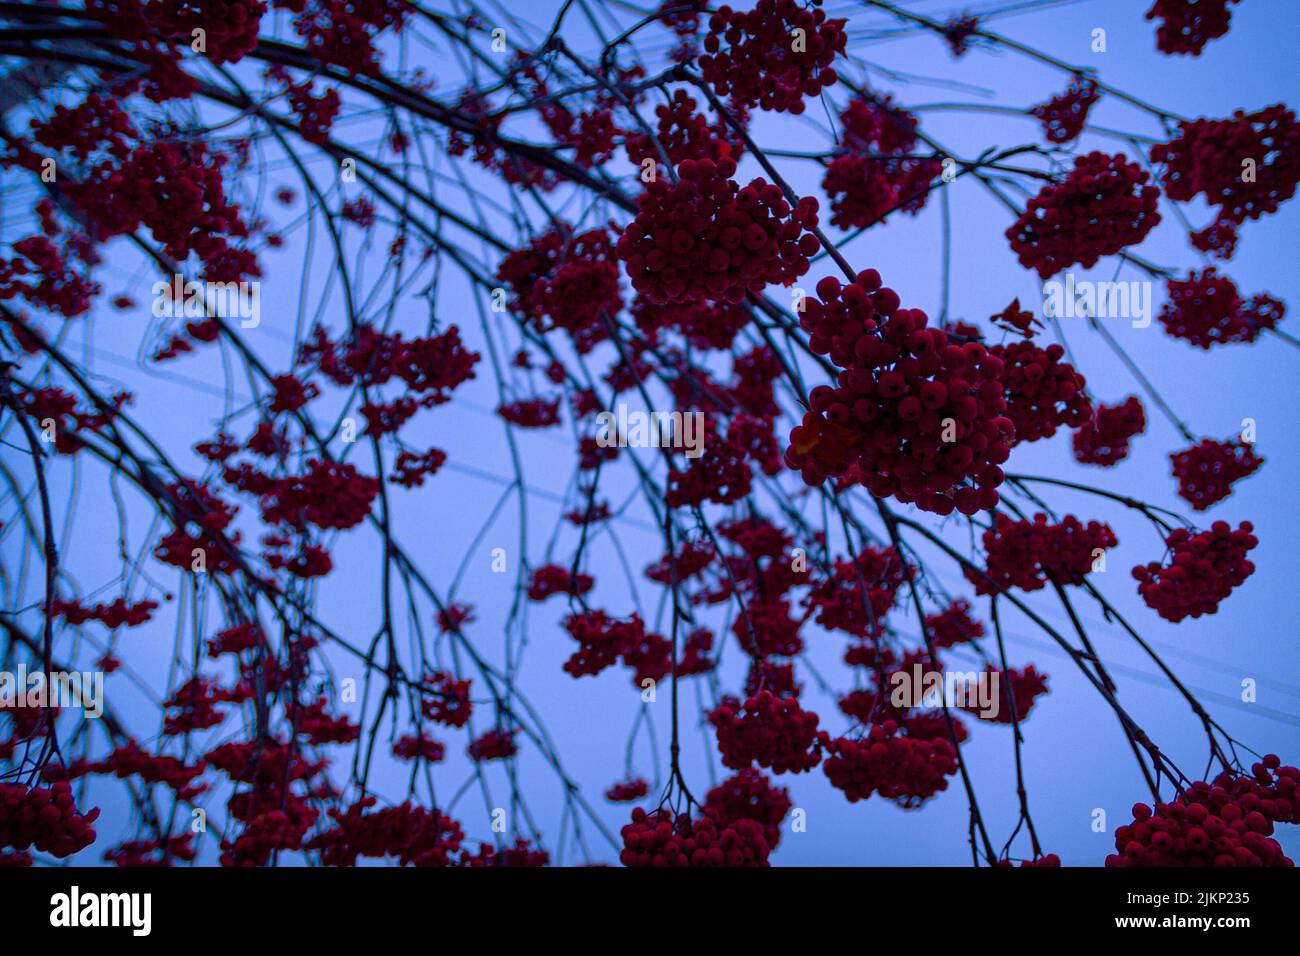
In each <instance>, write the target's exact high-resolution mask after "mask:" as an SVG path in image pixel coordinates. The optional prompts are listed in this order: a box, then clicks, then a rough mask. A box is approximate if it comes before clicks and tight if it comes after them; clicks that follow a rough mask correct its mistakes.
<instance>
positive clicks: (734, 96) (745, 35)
mask: <svg viewBox="0 0 1300 956" xmlns="http://www.w3.org/2000/svg"><path fill="white" fill-rule="evenodd" d="M821 5H822V0H810V4H808V5H805V4H800V3H799V2H798V0H758V3H757V4H756V5H755V6H754V9H752V10H750V11H748V12H741V11H739V10H733V9H732V8H731V7H730V6H726V5H724V6H721V7H719V8H718V9H717V11H716V12H715V13H714V14H713V15H712V16H711V17H709V32H708V34H706V35H705V37H704V51H705V52H704V54H703V55H701V56H700V58H699V61H698V62H699V67H700V73H701V74H702V75H703V76H704V80H705V82H707V83H708V84H709V85H710V86H712V87H713V89H714V91H715V92H717V94H718V95H719V96H725V97H728V98H730V99H731V100H732V101H733V102H734V103H737V104H739V105H741V106H745V107H754V106H757V107H758V108H759V109H764V110H776V111H779V112H785V113H802V112H803V111H804V97H806V96H818V95H820V94H821V92H822V91H823V90H824V89H826V88H827V87H829V86H833V85H834V84H835V82H836V80H838V79H839V77H838V76H837V75H836V73H835V68H834V67H833V66H832V65H831V64H832V63H833V62H834V61H835V57H836V56H837V55H839V54H842V53H843V52H844V45H845V43H846V42H847V40H848V35H847V34H846V33H845V31H844V25H845V23H846V22H847V21H846V20H830V19H827V17H826V11H824V10H822V9H821ZM724 42H725V44H726V48H725V49H724V48H723V44H724Z"/></svg>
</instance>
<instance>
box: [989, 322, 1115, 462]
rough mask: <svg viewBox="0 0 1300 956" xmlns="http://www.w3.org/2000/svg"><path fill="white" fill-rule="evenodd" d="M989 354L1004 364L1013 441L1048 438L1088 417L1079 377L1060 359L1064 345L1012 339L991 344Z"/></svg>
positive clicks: (1073, 426)
mask: <svg viewBox="0 0 1300 956" xmlns="http://www.w3.org/2000/svg"><path fill="white" fill-rule="evenodd" d="M989 353H990V354H991V355H995V356H997V357H998V358H1000V359H1001V360H1002V362H1003V364H1004V371H1003V373H1002V382H1003V385H1004V386H1005V387H1006V390H1007V411H1006V415H1007V418H1009V419H1011V423H1012V424H1013V425H1015V428H1016V443H1017V444H1019V443H1020V442H1026V441H1038V440H1039V439H1040V438H1051V437H1052V436H1053V435H1055V434H1056V429H1057V428H1059V427H1061V426H1065V427H1067V428H1077V427H1078V426H1080V425H1082V424H1083V423H1084V422H1086V421H1087V420H1088V416H1089V415H1090V414H1091V412H1092V403H1091V402H1090V401H1089V399H1088V394H1087V393H1086V392H1085V391H1084V384H1085V383H1084V380H1083V376H1082V375H1081V374H1079V372H1078V371H1076V370H1075V368H1074V366H1073V365H1071V364H1070V363H1069V362H1063V361H1061V359H1062V358H1063V357H1064V355H1065V349H1064V348H1062V347H1061V346H1059V345H1056V344H1052V345H1049V346H1048V347H1047V348H1045V349H1044V348H1039V347H1038V346H1037V345H1035V344H1034V343H1033V342H1013V343H1011V344H1010V345H994V346H991V347H990V348H989Z"/></svg>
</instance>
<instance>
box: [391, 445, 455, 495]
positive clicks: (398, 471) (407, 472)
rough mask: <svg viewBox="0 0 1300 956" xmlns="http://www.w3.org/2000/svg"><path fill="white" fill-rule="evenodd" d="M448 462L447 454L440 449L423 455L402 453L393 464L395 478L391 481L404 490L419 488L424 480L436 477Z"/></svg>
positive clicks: (408, 452) (431, 449) (410, 452)
mask: <svg viewBox="0 0 1300 956" xmlns="http://www.w3.org/2000/svg"><path fill="white" fill-rule="evenodd" d="M446 461H447V453H446V452H445V451H442V450H441V449H438V448H430V449H429V450H428V451H426V452H424V453H423V454H416V453H415V452H412V451H403V452H400V453H398V456H397V460H396V461H395V462H393V477H392V478H390V479H389V481H391V482H393V483H394V484H397V485H401V486H402V487H403V488H419V487H420V486H421V485H423V484H424V479H425V478H431V477H433V476H434V475H436V474H437V473H438V469H440V468H441V467H442V466H443V464H444V463H445V462H446Z"/></svg>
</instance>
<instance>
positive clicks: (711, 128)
mask: <svg viewBox="0 0 1300 956" xmlns="http://www.w3.org/2000/svg"><path fill="white" fill-rule="evenodd" d="M696 106H697V103H696V102H695V98H694V97H693V96H691V95H690V94H689V93H687V92H686V91H685V90H673V95H672V97H671V98H670V99H669V100H668V102H667V103H663V104H660V105H659V106H656V107H655V117H656V122H655V135H654V138H651V137H650V136H649V135H648V134H645V133H629V135H628V137H627V141H626V143H624V147H625V148H626V149H627V158H628V159H630V160H631V161H632V162H633V163H634V164H636V165H638V166H640V165H641V164H642V163H644V162H645V161H646V160H647V159H648V160H650V161H651V162H653V163H655V164H656V165H658V164H660V163H662V162H663V161H664V157H663V155H661V154H660V152H659V149H658V147H657V146H656V145H655V140H658V146H662V147H663V151H664V153H666V154H667V155H668V162H669V163H670V164H671V165H672V166H673V167H677V166H678V165H680V164H681V163H683V162H685V161H686V160H688V159H696V160H699V159H711V160H713V161H714V162H717V161H718V160H720V159H722V158H723V157H724V156H730V157H732V158H736V157H739V156H740V154H741V153H742V152H744V149H745V147H744V144H743V143H742V142H740V141H739V140H733V139H732V138H730V136H729V127H727V126H726V125H725V124H724V123H721V122H718V123H714V124H712V125H710V123H709V120H708V117H706V116H705V115H704V114H703V113H698V112H696Z"/></svg>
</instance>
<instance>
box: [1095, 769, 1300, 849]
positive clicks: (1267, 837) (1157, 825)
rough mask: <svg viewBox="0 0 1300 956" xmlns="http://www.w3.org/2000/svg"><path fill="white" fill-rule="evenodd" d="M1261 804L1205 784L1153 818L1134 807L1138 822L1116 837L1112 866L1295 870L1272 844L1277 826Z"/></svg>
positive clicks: (1158, 808) (1142, 806) (1159, 809)
mask: <svg viewBox="0 0 1300 956" xmlns="http://www.w3.org/2000/svg"><path fill="white" fill-rule="evenodd" d="M1258 803H1259V801H1258V800H1257V799H1252V798H1251V797H1250V796H1249V795H1248V796H1246V797H1237V796H1234V795H1233V794H1231V793H1229V792H1228V791H1227V790H1225V789H1224V788H1223V787H1220V786H1213V785H1211V784H1208V783H1205V782H1203V781H1200V782H1197V783H1194V784H1192V785H1191V786H1190V787H1188V788H1187V790H1186V792H1184V793H1182V794H1180V795H1179V796H1177V797H1175V798H1174V799H1173V800H1172V801H1171V802H1169V803H1158V804H1156V807H1155V812H1154V813H1153V812H1152V810H1151V808H1150V807H1149V806H1147V805H1146V804H1144V803H1138V804H1134V805H1133V822H1132V823H1130V824H1126V825H1125V826H1122V827H1120V828H1118V829H1117V830H1116V831H1115V850H1116V852H1115V853H1113V854H1111V855H1110V856H1108V857H1106V865H1107V866H1130V867H1151V866H1160V867H1169V866H1177V867H1185V866H1214V867H1220V866H1233V867H1235V866H1271V867H1290V866H1294V865H1295V864H1294V863H1293V862H1292V861H1291V860H1290V859H1288V858H1287V856H1286V854H1284V853H1283V852H1282V847H1281V846H1279V845H1278V842H1277V841H1276V840H1274V839H1272V836H1271V835H1272V833H1273V821H1272V820H1270V819H1269V818H1268V817H1267V816H1265V815H1264V814H1263V813H1261V812H1260V810H1259V809H1258Z"/></svg>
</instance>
